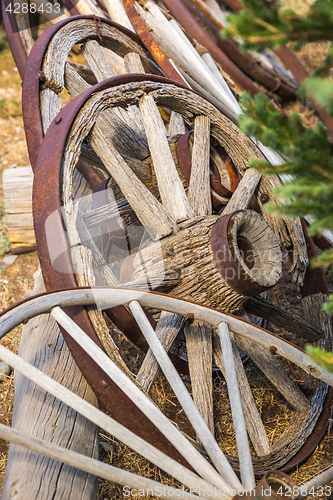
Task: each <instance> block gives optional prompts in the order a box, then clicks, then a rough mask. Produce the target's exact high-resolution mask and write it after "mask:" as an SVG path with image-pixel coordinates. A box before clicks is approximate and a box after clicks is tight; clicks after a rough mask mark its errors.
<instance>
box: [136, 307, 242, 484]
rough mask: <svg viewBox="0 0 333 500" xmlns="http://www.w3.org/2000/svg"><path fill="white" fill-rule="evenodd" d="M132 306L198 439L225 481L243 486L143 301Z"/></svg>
mask: <svg viewBox="0 0 333 500" xmlns="http://www.w3.org/2000/svg"><path fill="white" fill-rule="evenodd" d="M129 307H130V310H131V311H132V313H133V315H134V317H135V319H136V321H137V323H138V325H139V327H140V328H141V331H142V333H143V334H144V336H145V337H146V340H147V342H148V344H149V346H150V348H151V349H152V351H153V353H154V356H155V358H156V359H157V361H158V364H159V365H160V368H161V370H162V371H163V373H164V375H165V376H166V378H167V380H168V382H169V384H170V385H171V387H172V389H173V391H174V393H175V394H176V396H177V398H178V401H179V402H180V404H181V405H182V407H183V409H184V411H185V413H186V415H187V417H188V419H189V420H190V422H191V424H192V426H193V428H194V430H195V432H196V433H197V436H198V438H199V439H200V441H201V443H202V444H203V446H204V447H205V449H206V451H207V453H208V455H209V456H210V458H211V459H212V461H213V463H214V465H215V467H216V468H217V470H218V471H219V473H220V474H221V476H222V477H224V478H225V480H226V481H228V483H229V484H230V485H231V486H232V487H233V488H235V489H236V490H239V489H242V485H241V483H240V482H239V480H238V478H237V476H236V474H235V472H234V471H233V469H232V467H231V465H230V464H229V462H228V460H227V459H226V457H225V455H224V454H223V452H222V450H221V449H220V448H219V446H218V444H217V442H216V441H215V439H214V437H213V435H212V433H211V432H210V430H209V428H208V427H207V424H206V423H205V421H204V419H203V418H202V416H201V415H200V412H199V410H198V408H197V407H196V406H195V404H194V402H193V399H192V398H191V396H190V395H189V393H188V391H187V389H186V387H185V385H184V383H183V381H182V380H181V378H180V376H179V374H178V373H177V370H176V369H175V367H174V366H173V364H172V362H171V360H170V359H169V357H168V355H167V353H166V352H165V350H164V349H163V346H162V345H161V343H160V341H159V340H158V338H157V336H156V334H155V332H154V330H153V328H152V326H151V324H150V323H149V321H148V319H147V317H146V315H145V314H144V312H143V310H142V308H141V306H140V304H139V302H137V301H132V302H130V304H129Z"/></svg>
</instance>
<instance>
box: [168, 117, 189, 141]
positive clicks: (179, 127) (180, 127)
mask: <svg viewBox="0 0 333 500" xmlns="http://www.w3.org/2000/svg"><path fill="white" fill-rule="evenodd" d="M185 132H186V127H185V123H184V119H183V117H182V115H180V114H179V113H176V112H175V111H171V115H170V122H169V126H168V136H169V137H173V136H174V135H177V134H181V135H183V134H185Z"/></svg>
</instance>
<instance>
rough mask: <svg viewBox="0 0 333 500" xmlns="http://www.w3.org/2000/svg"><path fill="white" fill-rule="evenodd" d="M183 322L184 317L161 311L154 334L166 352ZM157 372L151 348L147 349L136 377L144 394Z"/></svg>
mask: <svg viewBox="0 0 333 500" xmlns="http://www.w3.org/2000/svg"><path fill="white" fill-rule="evenodd" d="M185 321H186V317H185V316H181V315H180V314H172V313H169V312H166V311H162V313H161V317H160V319H159V321H158V323H157V325H156V330H155V333H156V335H157V338H158V339H159V341H160V342H161V344H162V345H163V347H164V349H165V351H166V352H168V351H169V349H170V347H171V345H172V343H173V341H174V340H175V338H176V336H177V334H178V332H179V330H180V329H181V328H182V327H183V326H184V324H185ZM157 372H158V362H157V360H156V358H155V356H154V354H153V351H152V350H151V348H149V349H148V352H147V354H146V356H145V359H144V360H143V363H142V365H141V367H140V370H139V372H138V374H137V376H136V380H137V382H138V383H139V384H140V385H141V387H142V388H143V389H144V390H145V391H146V392H149V389H150V387H151V385H152V383H153V382H154V380H155V377H156V375H157Z"/></svg>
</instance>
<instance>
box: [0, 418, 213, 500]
mask: <svg viewBox="0 0 333 500" xmlns="http://www.w3.org/2000/svg"><path fill="white" fill-rule="evenodd" d="M0 437H1V438H2V439H4V440H6V441H10V442H12V443H15V444H17V445H19V446H23V447H24V448H28V449H29V450H31V451H35V452H36V453H40V454H41V455H45V456H46V457H49V458H52V459H53V460H58V461H59V462H63V463H65V464H67V465H70V466H71V467H75V468H76V469H80V470H83V471H85V472H88V473H89V474H94V475H95V476H98V477H101V478H103V479H107V480H108V481H112V482H115V483H118V484H122V485H123V486H126V487H127V489H126V493H127V491H128V490H130V489H136V490H142V491H143V492H145V493H146V494H148V495H149V494H150V493H149V492H148V490H149V491H150V492H156V493H157V494H158V497H159V498H165V499H173V498H175V497H182V498H183V497H184V498H193V495H191V494H190V493H188V492H185V491H184V490H178V489H176V488H172V487H171V486H170V487H169V486H168V487H166V486H165V484H162V483H159V482H157V481H152V480H151V479H147V478H145V477H143V476H138V475H137V474H133V473H131V472H128V471H125V470H124V469H119V468H118V467H114V466H112V465H108V464H105V463H103V462H99V461H98V460H95V459H94V458H90V457H87V456H85V455H81V454H80V453H76V452H75V451H71V450H66V449H65V448H62V447H60V446H57V445H55V444H52V443H48V442H47V441H43V440H42V439H38V438H35V437H32V436H29V435H28V434H26V433H25V432H22V431H18V430H16V429H12V428H10V427H7V426H6V425H3V424H0ZM203 491H207V490H203ZM160 492H161V493H160ZM196 498H197V497H196ZM199 498H205V496H199Z"/></svg>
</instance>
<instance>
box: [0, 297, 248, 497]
mask: <svg viewBox="0 0 333 500" xmlns="http://www.w3.org/2000/svg"><path fill="white" fill-rule="evenodd" d="M136 304H138V305H139V311H138V310H137V306H136ZM129 307H130V309H131V311H132V313H133V314H134V316H135V318H136V320H137V322H138V325H139V327H140V328H141V329H142V328H144V330H145V331H144V332H143V333H147V331H146V330H149V331H151V332H152V333H153V337H154V339H155V338H156V336H155V333H154V330H153V329H152V327H151V325H150V323H149V321H148V319H147V317H146V315H145V313H144V312H143V311H142V309H141V307H140V304H139V303H138V302H136V301H134V302H133V301H132V302H130V304H129ZM133 310H134V312H133ZM51 314H52V316H53V317H55V318H56V319H57V321H58V323H59V324H61V326H62V327H63V328H65V329H66V331H67V332H68V333H69V334H70V335H71V337H73V338H74V340H75V341H76V342H78V343H79V344H80V346H81V347H82V348H83V349H84V350H85V351H86V352H88V353H89V355H90V356H93V358H94V360H95V361H96V362H97V363H98V364H99V366H100V367H101V368H102V369H103V370H104V371H105V373H107V375H109V377H111V378H112V380H113V381H114V382H115V383H116V384H117V385H118V387H120V388H121V389H122V390H123V391H124V392H125V393H126V394H127V396H128V397H129V398H130V399H131V400H132V401H133V402H134V403H135V404H136V405H137V406H138V407H139V408H140V410H141V411H142V412H144V413H145V415H146V416H147V417H148V418H149V419H150V420H151V421H152V422H153V423H154V425H155V426H156V427H157V428H158V429H159V430H160V431H161V432H162V433H163V434H164V435H165V436H166V437H167V439H169V441H170V442H171V443H172V444H173V445H174V446H175V447H176V448H177V450H178V451H179V452H180V453H181V454H182V455H183V456H184V457H185V456H186V460H187V461H188V463H189V464H190V465H191V466H192V467H193V469H194V470H195V471H197V473H198V474H200V475H201V477H202V478H203V479H205V480H206V481H208V482H210V484H211V485H212V486H216V487H219V488H223V490H224V492H226V494H227V495H228V493H229V491H230V486H232V487H234V488H235V487H237V489H238V488H240V489H242V485H241V484H240V482H239V480H238V479H237V476H236V474H235V473H234V471H233V470H232V468H231V466H230V464H229V463H228V461H227V459H226V458H225V457H224V455H223V453H222V451H221V450H220V448H219V447H218V445H217V443H216V442H215V440H214V439H213V437H212V435H211V434H210V433H209V431H208V433H209V435H210V439H211V440H213V446H214V447H215V449H216V452H217V454H218V456H219V457H224V460H223V459H222V461H223V462H224V468H223V469H222V473H220V474H221V475H220V474H218V473H217V471H216V470H215V469H214V468H213V467H212V466H211V465H210V464H209V462H207V461H206V460H205V459H204V457H203V456H202V455H201V454H200V452H199V451H197V450H196V448H194V446H193V445H192V444H191V443H190V442H189V441H188V440H187V439H186V437H185V436H184V435H183V434H182V433H181V432H180V431H179V430H178V429H177V428H176V427H175V426H174V424H173V423H172V422H171V421H170V420H169V419H168V418H167V417H165V415H163V413H162V412H161V411H160V410H159V408H157V406H155V405H154V404H153V403H152V401H151V400H150V399H149V398H148V397H147V396H146V395H145V394H144V393H143V392H142V391H141V390H140V389H139V388H138V387H137V386H136V385H135V384H134V383H133V382H132V381H131V380H130V379H129V378H128V377H127V376H126V375H125V374H124V373H123V372H122V371H121V370H120V368H118V367H117V365H116V364H115V363H114V362H113V361H112V360H111V359H110V358H108V357H107V355H106V354H105V353H103V351H102V350H101V349H100V348H99V347H98V346H97V345H96V344H95V343H94V342H93V341H92V340H91V339H90V338H89V337H88V336H87V335H86V334H85V333H84V332H83V330H81V328H80V327H78V326H77V325H76V323H74V321H72V320H71V319H70V318H69V317H68V316H67V315H66V314H65V313H64V312H63V311H62V310H61V309H60V308H59V307H54V308H53V309H52V312H51ZM139 314H140V316H139ZM142 315H143V316H144V318H143V316H142ZM157 342H158V340H157ZM159 345H160V344H159ZM0 348H1V346H0ZM159 351H160V352H161V351H162V353H163V354H162V356H163V355H165V356H166V358H167V360H168V361H169V363H170V364H171V367H172V369H174V370H175V368H174V366H173V364H172V362H171V361H170V360H169V358H168V356H167V354H166V353H165V351H164V349H163V347H162V346H161V345H160V349H159ZM0 354H1V349H0ZM154 354H155V356H156V350H155V351H154ZM176 374H177V377H179V375H178V373H177V372H176ZM179 380H181V379H179ZM185 390H186V388H185ZM187 394H188V393H187ZM190 399H191V398H190ZM191 401H192V400H191ZM192 403H193V401H192ZM193 407H194V409H195V410H194V411H195V413H197V414H198V415H199V417H200V419H201V420H202V418H201V416H200V414H199V413H198V412H197V410H196V407H195V405H194V403H193ZM103 415H104V414H103ZM105 416H106V415H105ZM204 425H205V424H204ZM112 434H113V435H115V434H114V433H112ZM131 434H132V433H131ZM141 441H142V440H141ZM124 442H125V441H124ZM146 444H147V443H146ZM130 446H131V447H132V448H133V445H130ZM154 449H155V448H154ZM140 453H141V454H142V455H144V456H146V453H142V452H140ZM214 458H215V457H214ZM173 462H174V461H173ZM154 463H156V461H155V462H154ZM162 469H164V470H165V466H164V465H163V466H162ZM221 476H222V477H221ZM225 476H228V480H229V477H230V486H229V484H228V483H227V482H226V481H225V480H224V479H223V477H225Z"/></svg>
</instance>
